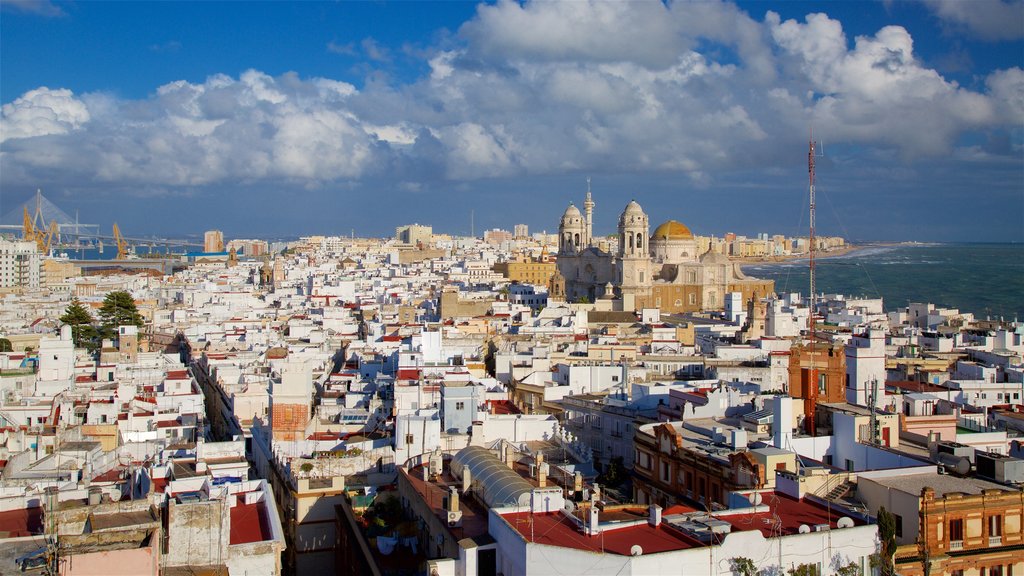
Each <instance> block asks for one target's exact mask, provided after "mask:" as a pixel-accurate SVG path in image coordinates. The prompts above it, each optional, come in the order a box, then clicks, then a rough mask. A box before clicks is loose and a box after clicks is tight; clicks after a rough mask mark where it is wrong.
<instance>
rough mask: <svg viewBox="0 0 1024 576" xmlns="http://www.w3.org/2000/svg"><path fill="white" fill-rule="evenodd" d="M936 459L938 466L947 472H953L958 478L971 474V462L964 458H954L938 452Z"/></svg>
mask: <svg viewBox="0 0 1024 576" xmlns="http://www.w3.org/2000/svg"><path fill="white" fill-rule="evenodd" d="M937 459H938V461H939V465H941V466H942V467H943V468H945V469H946V470H947V471H949V472H955V473H957V474H959V475H960V476H966V475H967V474H970V472H971V461H970V460H968V459H967V457H965V456H954V455H952V454H945V453H942V452H940V453H939V454H938V458H937Z"/></svg>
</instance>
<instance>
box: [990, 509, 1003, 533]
mask: <svg viewBox="0 0 1024 576" xmlns="http://www.w3.org/2000/svg"><path fill="white" fill-rule="evenodd" d="M988 535H989V537H992V536H1002V535H1003V517H1002V516H1001V515H998V514H997V515H995V516H989V517H988Z"/></svg>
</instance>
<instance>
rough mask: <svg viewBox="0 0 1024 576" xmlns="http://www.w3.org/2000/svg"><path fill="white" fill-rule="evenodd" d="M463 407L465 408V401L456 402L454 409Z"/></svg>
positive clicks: (462, 408)
mask: <svg viewBox="0 0 1024 576" xmlns="http://www.w3.org/2000/svg"><path fill="white" fill-rule="evenodd" d="M465 408H466V403H465V402H456V403H455V409H456V410H464V409H465Z"/></svg>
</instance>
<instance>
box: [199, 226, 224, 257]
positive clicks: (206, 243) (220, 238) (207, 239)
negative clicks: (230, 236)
mask: <svg viewBox="0 0 1024 576" xmlns="http://www.w3.org/2000/svg"><path fill="white" fill-rule="evenodd" d="M223 251H224V233H223V232H221V231H220V230H207V231H206V234H203V252H223Z"/></svg>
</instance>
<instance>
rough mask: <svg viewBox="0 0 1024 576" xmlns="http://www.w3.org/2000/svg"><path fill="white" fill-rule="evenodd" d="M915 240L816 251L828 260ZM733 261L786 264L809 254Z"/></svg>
mask: <svg viewBox="0 0 1024 576" xmlns="http://www.w3.org/2000/svg"><path fill="white" fill-rule="evenodd" d="M915 244H916V243H914V242H873V243H871V244H847V245H845V246H843V247H842V248H839V249H837V250H829V251H828V252H817V253H815V259H816V260H826V259H830V258H843V257H846V256H852V255H854V254H856V253H858V252H861V251H863V250H867V249H869V248H891V247H895V246H907V245H915ZM730 259H731V260H732V261H733V262H736V263H738V264H743V265H744V266H755V265H756V266H762V265H766V264H785V263H788V262H794V261H800V260H807V254H806V253H804V254H791V255H788V256H769V257H766V258H730Z"/></svg>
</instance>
